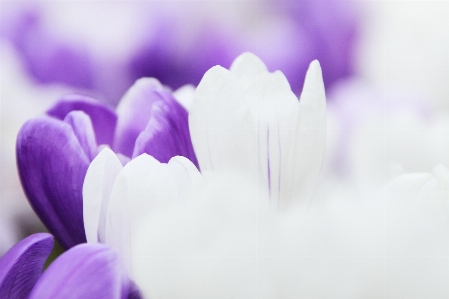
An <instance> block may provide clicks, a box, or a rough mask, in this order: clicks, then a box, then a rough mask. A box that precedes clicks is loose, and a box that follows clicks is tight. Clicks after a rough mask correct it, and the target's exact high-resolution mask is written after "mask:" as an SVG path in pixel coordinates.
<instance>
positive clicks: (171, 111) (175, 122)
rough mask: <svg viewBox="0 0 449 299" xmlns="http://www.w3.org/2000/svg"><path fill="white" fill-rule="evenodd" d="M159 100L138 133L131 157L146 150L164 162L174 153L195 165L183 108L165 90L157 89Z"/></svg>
mask: <svg viewBox="0 0 449 299" xmlns="http://www.w3.org/2000/svg"><path fill="white" fill-rule="evenodd" d="M157 93H158V94H159V95H160V98H161V100H160V101H158V102H156V103H154V104H153V107H152V110H151V119H150V121H149V122H148V125H147V127H146V128H145V130H144V131H143V132H142V133H141V134H140V135H139V137H138V138H137V141H136V146H135V148H134V152H133V158H135V157H137V156H139V155H141V154H143V153H147V154H149V155H151V156H153V157H154V158H156V159H157V160H158V161H159V162H162V163H168V161H169V160H170V159H171V158H173V157H174V156H184V157H186V158H188V159H189V160H190V161H192V163H193V164H195V166H196V167H198V161H197V159H196V156H195V152H194V151H193V145H192V140H191V139H190V132H189V124H188V114H187V111H186V110H185V109H184V108H183V107H182V106H181V105H180V104H179V103H178V102H176V100H175V99H174V98H173V96H172V95H171V94H170V93H168V92H165V91H158V92H157Z"/></svg>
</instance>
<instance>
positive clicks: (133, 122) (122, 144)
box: [113, 78, 164, 157]
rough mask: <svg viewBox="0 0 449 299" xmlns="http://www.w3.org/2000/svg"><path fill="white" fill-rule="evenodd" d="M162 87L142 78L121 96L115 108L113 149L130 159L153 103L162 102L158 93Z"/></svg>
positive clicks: (152, 80)
mask: <svg viewBox="0 0 449 299" xmlns="http://www.w3.org/2000/svg"><path fill="white" fill-rule="evenodd" d="M163 89H164V87H163V86H162V85H161V84H160V83H159V81H157V80H156V79H153V78H142V79H139V80H137V81H136V83H134V85H133V86H132V87H131V88H130V89H129V90H128V92H127V93H126V94H125V95H124V96H123V99H122V100H121V101H120V104H119V105H118V107H117V115H118V121H117V129H116V132H115V139H114V146H113V149H114V151H115V152H116V153H121V154H123V155H125V156H128V157H131V156H132V154H133V150H134V145H135V142H136V139H137V137H138V136H139V134H140V133H141V132H142V131H143V130H145V128H146V126H147V124H148V121H149V120H150V117H151V110H152V107H153V103H155V102H156V101H160V100H163V99H162V98H161V95H160V93H159V91H162V90H163Z"/></svg>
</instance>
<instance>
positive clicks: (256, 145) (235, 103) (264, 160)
mask: <svg viewBox="0 0 449 299" xmlns="http://www.w3.org/2000/svg"><path fill="white" fill-rule="evenodd" d="M189 125H190V131H191V134H192V141H193V145H194V149H195V153H196V155H197V157H198V161H199V166H200V168H201V171H202V173H203V175H205V176H208V175H213V174H214V173H218V172H227V171H232V172H236V171H239V172H242V173H247V174H249V175H250V176H252V177H257V178H258V179H259V182H260V184H261V186H262V188H263V189H265V190H266V192H268V193H269V194H270V196H269V197H270V200H272V202H273V203H275V204H276V205H278V206H285V205H289V204H290V203H291V202H292V201H296V200H303V201H307V200H308V199H309V198H310V195H311V193H312V192H313V190H314V187H315V184H316V181H317V179H318V175H319V172H320V168H321V164H322V160H323V157H324V147H325V140H326V98H325V93H324V85H323V81H322V77H321V69H320V65H319V63H318V61H314V62H312V63H311V65H310V68H309V70H308V72H307V75H306V79H305V82H304V89H303V92H302V94H301V97H300V100H299V102H298V99H297V98H296V96H295V95H294V94H293V92H292V91H291V89H290V85H289V83H288V81H287V79H286V78H285V76H284V75H283V74H282V72H279V71H276V72H274V73H269V72H268V70H267V68H266V66H265V65H264V63H263V62H262V61H261V60H260V59H259V58H257V57H256V56H255V55H253V54H250V53H245V54H242V55H241V56H239V57H238V58H237V59H236V60H235V61H234V63H233V64H232V66H231V68H230V70H229V71H228V70H227V69H224V68H222V67H219V66H217V67H213V68H211V69H210V70H209V71H208V72H207V73H206V74H205V75H204V77H203V79H202V81H201V82H200V84H199V85H198V88H197V89H196V92H195V96H194V101H193V104H192V107H191V109H190V114H189Z"/></svg>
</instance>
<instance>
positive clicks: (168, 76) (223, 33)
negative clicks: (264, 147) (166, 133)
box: [129, 0, 358, 94]
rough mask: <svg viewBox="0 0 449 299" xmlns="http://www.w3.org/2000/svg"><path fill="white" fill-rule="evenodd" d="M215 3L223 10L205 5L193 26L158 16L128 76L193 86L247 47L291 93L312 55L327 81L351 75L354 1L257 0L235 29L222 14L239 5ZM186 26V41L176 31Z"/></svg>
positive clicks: (297, 87) (297, 89)
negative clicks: (277, 73)
mask: <svg viewBox="0 0 449 299" xmlns="http://www.w3.org/2000/svg"><path fill="white" fill-rule="evenodd" d="M204 5H205V6H206V7H207V4H204ZM214 5H216V4H215V3H214ZM220 5H221V6H223V9H222V10H221V11H220V13H217V12H215V16H216V17H215V18H214V15H213V9H211V8H209V7H207V8H204V9H207V10H211V11H212V16H211V17H210V18H209V19H206V20H201V21H197V22H198V23H200V24H202V25H200V26H198V28H196V29H195V28H190V30H186V29H185V23H184V22H183V21H182V20H179V19H176V18H175V19H174V21H173V22H170V24H166V23H165V22H164V21H161V23H162V24H161V25H160V27H161V28H160V30H156V32H157V33H156V34H154V35H148V36H149V38H148V39H147V40H146V41H145V42H144V43H143V44H142V45H141V47H140V48H139V49H138V50H137V51H136V53H135V54H134V56H133V57H132V59H131V60H130V63H129V69H130V72H131V75H132V76H133V78H139V77H143V76H152V77H156V78H158V79H160V80H161V81H163V82H166V83H167V84H168V85H169V86H171V87H172V88H178V87H180V86H181V85H183V84H193V85H198V83H199V82H200V80H201V78H202V76H203V74H204V73H205V72H206V71H207V70H208V69H209V68H211V67H213V66H215V65H222V66H225V67H229V66H230V64H231V62H232V60H233V59H234V58H235V57H236V56H237V55H238V54H240V53H242V52H247V51H249V52H252V53H254V54H256V55H257V56H259V57H260V58H261V59H262V60H263V61H264V62H265V63H266V65H267V67H268V69H269V70H271V71H274V70H280V71H282V72H283V73H284V74H285V75H286V77H287V79H288V81H289V82H290V83H291V87H292V90H293V92H295V93H296V94H298V93H300V91H301V90H302V82H304V74H305V72H306V70H307V68H308V66H309V63H310V61H312V60H315V59H317V60H319V61H320V63H321V65H322V67H323V74H325V75H324V78H323V79H324V83H325V85H326V86H330V85H331V84H333V83H334V82H335V81H337V80H338V79H341V78H343V77H347V76H349V75H352V72H353V65H354V63H355V61H353V57H354V55H353V53H354V50H355V49H354V47H355V45H356V43H355V42H356V39H357V30H358V20H357V14H356V12H355V9H354V7H353V4H350V3H347V2H346V1H341V0H336V1H328V2H326V4H325V5H323V3H321V2H316V1H309V0H301V1H300V0H278V1H274V0H271V1H263V2H262V3H260V2H257V5H258V10H257V11H259V13H255V12H253V13H252V14H251V15H250V16H248V15H246V16H247V17H248V19H251V20H252V21H251V22H249V21H248V22H246V23H245V22H243V25H240V26H238V27H237V28H236V29H235V26H237V25H235V24H232V25H233V26H230V24H229V23H227V22H223V19H226V18H228V19H232V18H236V16H235V15H233V14H232V13H227V12H226V11H227V10H231V11H232V9H233V8H235V6H237V5H238V4H235V3H232V4H229V5H228V4H226V3H220ZM188 6H189V4H186V6H185V7H183V8H184V10H185V11H186V12H185V14H187V15H189V16H190V18H196V17H195V13H197V12H196V11H195V10H192V9H189V7H188ZM221 6H220V7H221ZM254 11H256V10H254ZM217 14H218V16H217ZM169 15H170V14H169ZM192 15H193V16H192ZM166 18H168V17H166ZM172 18H173V17H172ZM241 21H242V20H241ZM201 22H202V23H201ZM253 23H255V24H256V25H255V24H253ZM192 27H194V26H192ZM232 28H234V31H232ZM185 31H187V33H186V35H189V36H191V37H192V38H191V39H188V40H187V41H186V40H185V39H183V38H182V37H183V35H182V34H179V32H185Z"/></svg>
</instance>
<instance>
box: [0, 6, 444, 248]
mask: <svg viewBox="0 0 449 299" xmlns="http://www.w3.org/2000/svg"><path fill="white" fill-rule="evenodd" d="M0 5H1V6H0V51H1V52H0V77H1V81H0V140H1V141H0V142H1V144H0V254H2V253H3V252H4V251H6V250H7V249H8V248H9V247H10V246H12V244H14V243H15V242H16V241H18V240H19V239H21V238H23V237H24V236H26V235H28V234H30V233H33V232H36V231H41V230H44V227H43V226H42V225H41V224H40V222H39V220H38V219H37V217H36V216H35V215H34V213H33V212H32V210H31V208H30V207H29V204H28V202H27V201H26V199H25V197H24V195H23V192H22V191H21V187H20V182H19V179H18V175H17V170H16V160H15V140H16V136H17V132H18V130H19V129H20V126H21V125H22V124H23V123H24V122H25V121H26V120H27V119H29V118H31V117H34V116H37V115H39V114H41V113H44V112H45V110H46V109H47V108H49V107H50V106H51V105H52V103H54V102H55V101H56V100H57V99H58V98H59V97H60V96H61V95H63V94H66V93H69V92H77V93H83V94H87V95H90V96H93V97H95V98H97V99H99V100H101V101H103V102H106V103H109V104H110V105H111V106H115V105H116V104H117V103H118V101H119V100H120V98H121V97H122V96H123V94H124V92H125V91H126V90H127V89H128V88H129V87H130V86H131V85H132V84H133V82H134V81H135V80H136V79H138V78H141V77H155V78H157V79H158V80H160V82H161V83H162V84H164V85H166V86H167V87H169V88H171V89H172V90H176V89H178V88H180V87H182V86H184V85H186V84H191V85H193V86H195V85H197V84H198V83H199V82H200V80H201V78H202V75H203V74H204V72H205V71H207V70H208V69H209V68H210V67H212V66H214V65H222V66H224V67H226V68H228V67H229V66H230V64H231V62H232V61H233V59H234V58H235V57H236V56H238V55H239V54H240V53H242V52H245V51H251V52H253V53H255V54H256V55H258V56H259V57H260V58H262V60H263V61H264V62H265V63H266V64H267V66H268V68H269V70H270V71H274V70H281V71H282V72H284V74H285V75H286V76H287V78H288V79H289V82H290V84H291V87H292V90H293V91H294V92H295V93H296V94H297V95H299V94H300V92H301V89H302V84H303V80H304V75H305V72H306V70H307V67H308V65H309V63H310V62H311V61H312V60H314V59H318V60H319V61H320V63H321V65H322V69H323V77H324V82H325V86H326V93H327V100H328V128H329V131H328V145H327V157H326V162H325V166H324V169H323V179H322V183H321V184H322V185H321V187H322V188H323V189H324V190H329V191H331V190H337V189H338V190H342V189H345V190H349V189H350V190H354V189H356V190H357V189H364V188H368V186H380V185H382V184H384V183H385V182H387V181H388V180H390V179H391V178H392V177H394V176H395V175H397V174H399V173H401V172H404V171H430V170H431V169H432V168H433V167H434V166H435V165H436V164H438V163H442V164H445V165H446V166H449V154H448V153H449V114H448V112H449V2H448V1H340V0H333V1H331V0H316V1H311V0H306V1H303V0H253V1H213V0H210V1H111V2H109V1H29V2H28V1H3V0H2V1H1V2H0Z"/></svg>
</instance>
